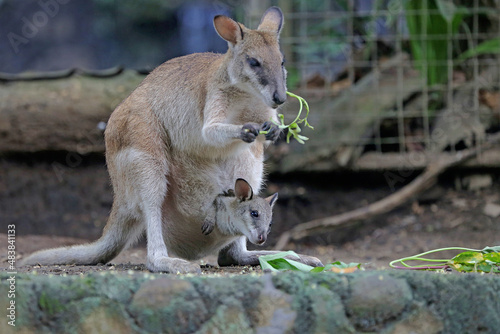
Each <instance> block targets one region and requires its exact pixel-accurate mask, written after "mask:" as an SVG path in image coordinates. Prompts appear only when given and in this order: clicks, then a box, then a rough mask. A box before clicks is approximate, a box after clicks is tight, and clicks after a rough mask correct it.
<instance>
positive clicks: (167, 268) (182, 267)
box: [146, 256, 201, 274]
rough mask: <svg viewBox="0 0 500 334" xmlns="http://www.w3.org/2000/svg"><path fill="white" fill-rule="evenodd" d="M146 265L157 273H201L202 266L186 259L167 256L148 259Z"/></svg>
mask: <svg viewBox="0 0 500 334" xmlns="http://www.w3.org/2000/svg"><path fill="white" fill-rule="evenodd" d="M146 267H147V268H148V269H149V270H150V271H152V272H155V273H156V272H164V273H170V274H201V268H200V266H199V265H197V264H194V263H191V262H189V261H186V260H181V259H176V258H172V257H166V256H162V257H158V258H155V259H154V260H153V261H150V260H149V259H148V261H147V264H146Z"/></svg>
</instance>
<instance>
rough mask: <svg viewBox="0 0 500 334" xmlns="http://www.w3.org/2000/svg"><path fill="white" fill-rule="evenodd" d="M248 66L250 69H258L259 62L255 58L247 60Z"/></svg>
mask: <svg viewBox="0 0 500 334" xmlns="http://www.w3.org/2000/svg"><path fill="white" fill-rule="evenodd" d="M248 65H250V66H251V67H259V66H260V62H259V61H258V60H257V59H255V58H248Z"/></svg>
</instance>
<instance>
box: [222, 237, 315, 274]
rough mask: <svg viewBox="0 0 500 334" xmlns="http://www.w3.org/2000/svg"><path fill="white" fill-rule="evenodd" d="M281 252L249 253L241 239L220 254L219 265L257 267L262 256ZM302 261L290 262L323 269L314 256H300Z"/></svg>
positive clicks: (292, 258)
mask: <svg viewBox="0 0 500 334" xmlns="http://www.w3.org/2000/svg"><path fill="white" fill-rule="evenodd" d="M279 252H280V251H249V250H247V239H246V237H241V238H239V239H237V240H236V241H235V242H233V243H232V244H230V245H229V246H227V247H226V248H224V249H222V250H221V251H220V252H219V258H218V263H219V265H220V266H231V265H238V266H256V265H258V264H259V257H260V256H262V255H269V254H276V253H279ZM298 255H299V256H300V259H297V258H295V257H291V258H290V260H295V261H299V262H302V263H305V264H307V265H310V266H313V267H322V266H323V264H322V263H321V261H320V260H319V259H317V258H315V257H313V256H308V255H302V254H298Z"/></svg>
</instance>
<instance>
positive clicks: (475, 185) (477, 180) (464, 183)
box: [457, 174, 493, 191]
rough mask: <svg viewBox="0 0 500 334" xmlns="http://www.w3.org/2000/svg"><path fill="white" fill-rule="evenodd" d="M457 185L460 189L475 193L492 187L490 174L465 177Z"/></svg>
mask: <svg viewBox="0 0 500 334" xmlns="http://www.w3.org/2000/svg"><path fill="white" fill-rule="evenodd" d="M459 183H460V184H461V187H460V188H462V189H467V190H471V191H476V190H481V189H485V188H490V187H491V186H492V185H493V178H492V177H491V175H490V174H474V175H469V176H465V177H464V178H462V180H460V182H459ZM457 184H458V183H457Z"/></svg>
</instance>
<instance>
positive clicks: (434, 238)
mask: <svg viewBox="0 0 500 334" xmlns="http://www.w3.org/2000/svg"><path fill="white" fill-rule="evenodd" d="M454 178H455V176H453V178H450V177H449V178H448V179H449V180H446V178H445V179H444V181H443V182H440V184H441V185H440V186H437V187H435V188H434V189H432V190H431V191H429V192H427V193H426V194H424V195H421V196H420V197H419V198H418V199H415V200H414V201H413V202H410V203H408V204H406V205H404V206H402V207H400V208H398V209H396V210H394V211H392V212H390V213H387V214H384V215H381V216H378V217H374V218H372V219H369V220H367V221H364V222H357V223H356V224H354V225H352V226H350V227H343V228H338V229H337V230H335V231H333V232H331V233H327V234H323V235H321V236H316V237H309V238H306V239H304V240H301V241H300V242H296V243H291V244H289V245H288V247H287V250H288V249H290V250H294V251H296V252H298V253H303V254H308V255H314V256H317V257H319V258H320V259H321V260H322V261H323V263H328V262H333V261H337V260H340V261H343V262H360V263H363V266H364V268H366V269H383V268H388V267H389V266H388V264H389V262H390V261H391V260H394V259H398V258H401V257H405V256H410V255H414V254H417V253H420V252H424V251H427V250H431V249H435V248H441V247H450V246H461V247H468V248H479V249H481V248H484V247H486V246H495V245H500V224H499V222H500V218H499V217H495V215H494V214H492V213H488V212H487V210H486V209H485V208H486V206H487V205H488V204H489V203H492V204H496V205H499V204H500V191H499V188H498V182H497V180H496V176H495V175H494V174H493V179H494V183H493V184H491V185H489V186H487V187H486V188H484V189H476V190H457V189H456V187H455V186H454V182H451V181H453V180H454ZM450 180H451V181H450ZM386 188H387V186H386V187H385V188H384V187H383V186H382V185H379V186H376V187H368V188H361V187H354V188H352V187H351V188H345V189H342V187H339V188H338V189H334V190H332V189H331V188H328V187H326V186H325V187H323V188H322V187H321V186H318V183H315V182H306V184H304V183H301V182H290V181H289V180H288V181H286V182H285V181H283V180H280V179H279V178H277V179H275V180H273V181H272V182H270V183H269V184H268V189H270V190H271V191H274V190H279V191H280V201H281V204H280V205H281V206H280V207H279V208H278V209H277V210H276V211H277V212H276V215H275V222H276V224H275V225H277V224H280V222H282V223H281V225H282V226H281V228H278V229H276V230H274V231H272V232H271V235H270V240H269V243H268V245H267V247H264V248H268V249H271V248H272V245H273V244H274V243H275V241H276V239H277V237H278V236H279V234H280V233H281V232H282V231H283V230H284V229H285V228H286V226H283V225H284V224H283V222H284V221H285V222H286V221H288V220H291V219H292V218H291V216H294V218H295V219H294V220H295V222H294V224H295V223H297V222H300V221H306V220H307V218H310V219H312V218H316V217H320V216H322V215H326V214H325V213H327V214H335V213H337V214H338V213H341V212H343V211H346V210H349V209H354V208H355V207H359V206H360V205H366V204H367V203H368V202H371V201H374V200H376V199H379V198H382V197H383V196H385V195H387V194H388V193H389V192H390V191H388V190H387V189H386ZM339 203H340V204H339ZM342 203H344V204H342ZM332 211H333V212H332ZM312 212H313V213H312ZM288 226H289V225H288ZM87 241H89V240H87V239H81V238H73V237H64V236H47V235H24V234H18V235H17V236H16V239H15V243H16V255H17V258H18V259H20V258H22V257H23V256H25V255H27V254H29V253H31V252H33V251H35V250H39V249H43V248H49V247H57V246H62V245H72V244H78V243H82V242H87ZM144 245H145V241H144V240H143V241H141V242H140V243H139V245H138V246H136V247H134V248H131V249H128V250H125V251H124V252H122V253H121V254H120V255H119V256H118V257H117V258H115V259H114V260H113V261H111V263H109V264H104V265H97V266H49V267H45V266H42V267H40V266H35V267H19V268H17V272H18V273H20V272H33V271H36V272H37V273H39V274H54V275H60V274H69V275H71V274H84V273H87V272H91V271H129V270H133V271H147V269H146V268H145V266H144V262H145V257H146V252H145V247H144ZM0 250H5V251H1V252H0V255H2V256H0V270H2V271H6V270H7V256H6V254H7V235H6V234H0ZM443 255H445V256H448V255H449V256H453V253H450V254H443ZM199 263H200V264H201V265H202V272H203V274H221V275H227V274H245V273H252V272H259V271H260V269H259V268H258V267H257V268H251V267H229V268H219V267H218V266H217V263H216V257H215V256H211V257H208V258H205V259H203V260H201V261H199Z"/></svg>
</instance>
